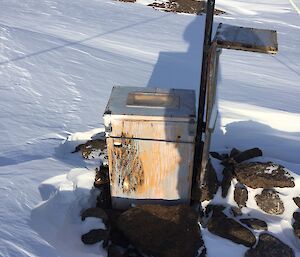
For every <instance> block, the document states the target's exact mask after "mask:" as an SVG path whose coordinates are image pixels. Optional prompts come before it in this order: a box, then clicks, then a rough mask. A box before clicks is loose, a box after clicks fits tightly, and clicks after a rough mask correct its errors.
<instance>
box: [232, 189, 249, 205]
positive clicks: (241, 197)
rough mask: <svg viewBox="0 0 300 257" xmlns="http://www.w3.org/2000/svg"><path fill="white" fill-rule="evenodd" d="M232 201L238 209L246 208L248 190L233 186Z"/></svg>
mask: <svg viewBox="0 0 300 257" xmlns="http://www.w3.org/2000/svg"><path fill="white" fill-rule="evenodd" d="M234 201H235V202H236V203H237V205H238V206H239V207H240V208H242V207H246V202H247V201H248V190H247V188H246V187H244V186H239V185H237V186H235V188H234Z"/></svg>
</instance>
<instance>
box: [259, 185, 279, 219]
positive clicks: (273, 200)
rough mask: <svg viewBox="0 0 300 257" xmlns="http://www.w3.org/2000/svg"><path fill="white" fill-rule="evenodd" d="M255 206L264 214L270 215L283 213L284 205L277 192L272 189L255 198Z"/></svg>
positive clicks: (265, 190)
mask: <svg viewBox="0 0 300 257" xmlns="http://www.w3.org/2000/svg"><path fill="white" fill-rule="evenodd" d="M255 201H256V204H257V205H258V207H259V208H261V209H262V210H263V211H264V212H266V213H268V214H272V215H280V214H282V213H284V205H283V202H282V201H281V199H280V197H279V195H278V194H277V192H276V191H275V190H273V189H264V190H263V191H262V193H261V194H260V195H256V196H255Z"/></svg>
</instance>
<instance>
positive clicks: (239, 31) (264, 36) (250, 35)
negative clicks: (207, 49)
mask: <svg viewBox="0 0 300 257" xmlns="http://www.w3.org/2000/svg"><path fill="white" fill-rule="evenodd" d="M214 41H216V42H217V44H218V46H219V47H222V48H227V49H234V50H243V51H251V52H260V53H270V54H276V53H277V52H278V42H277V32H276V31H275V30H267V29H256V28H246V27H238V26H232V25H228V24H222V23H220V25H219V27H218V29H217V33H216V36H215V39H214Z"/></svg>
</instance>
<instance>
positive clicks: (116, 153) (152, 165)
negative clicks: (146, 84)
mask: <svg viewBox="0 0 300 257" xmlns="http://www.w3.org/2000/svg"><path fill="white" fill-rule="evenodd" d="M104 123H105V128H106V132H107V147H108V159H109V173H110V188H111V196H112V205H113V207H114V208H117V209H126V208H128V207H130V205H132V204H136V203H160V204H175V203H189V201H190V194H191V182H192V168H193V167H192V166H193V155H194V137H195V126H196V125H195V93H194V91H193V90H182V89H169V90H162V89H154V88H136V87H114V88H113V89H112V93H111V96H110V99H109V102H108V104H107V107H106V110H105V113H104Z"/></svg>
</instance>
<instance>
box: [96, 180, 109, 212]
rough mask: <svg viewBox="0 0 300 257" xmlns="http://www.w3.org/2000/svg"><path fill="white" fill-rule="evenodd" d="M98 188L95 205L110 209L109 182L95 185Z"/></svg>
mask: <svg viewBox="0 0 300 257" xmlns="http://www.w3.org/2000/svg"><path fill="white" fill-rule="evenodd" d="M97 187H98V189H99V195H98V196H97V207H99V208H102V209H105V210H107V209H111V194H110V185H109V183H106V184H102V185H101V186H97Z"/></svg>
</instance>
